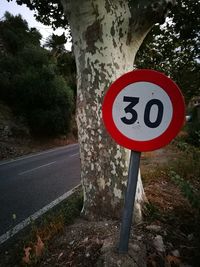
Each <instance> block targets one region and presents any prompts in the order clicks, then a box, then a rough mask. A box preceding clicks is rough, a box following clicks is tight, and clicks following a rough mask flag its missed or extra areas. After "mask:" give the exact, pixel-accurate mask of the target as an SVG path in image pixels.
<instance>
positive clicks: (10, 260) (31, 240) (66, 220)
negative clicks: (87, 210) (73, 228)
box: [0, 188, 83, 267]
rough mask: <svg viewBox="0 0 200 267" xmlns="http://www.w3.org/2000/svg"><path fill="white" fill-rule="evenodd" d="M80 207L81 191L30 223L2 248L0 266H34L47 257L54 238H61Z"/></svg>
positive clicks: (76, 215) (81, 201) (78, 190)
mask: <svg viewBox="0 0 200 267" xmlns="http://www.w3.org/2000/svg"><path fill="white" fill-rule="evenodd" d="M82 205H83V195H82V190H81V188H78V189H76V191H75V192H74V193H73V194H72V195H71V196H70V197H69V198H67V199H66V200H64V201H62V202H61V203H60V204H58V205H57V206H56V207H54V208H53V209H51V210H50V211H48V212H47V213H46V214H44V215H43V216H42V217H41V218H39V219H37V220H36V221H33V222H32V224H31V225H30V226H28V227H27V229H25V230H23V231H22V233H19V234H17V237H14V239H13V240H12V241H11V244H12V245H10V244H9V243H8V244H6V245H5V246H4V245H2V251H1V253H0V266H1V267H4V266H6V267H13V266H26V265H28V266H29V265H31V266H38V264H39V263H40V261H41V260H42V259H43V258H45V257H47V256H48V254H49V247H50V246H51V245H52V243H53V239H54V238H55V237H56V236H62V234H63V232H64V229H65V227H67V226H68V225H69V224H72V223H73V222H74V220H75V219H76V218H77V217H79V215H80V212H81V209H82Z"/></svg>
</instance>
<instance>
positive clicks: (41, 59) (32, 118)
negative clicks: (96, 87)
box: [0, 15, 74, 135]
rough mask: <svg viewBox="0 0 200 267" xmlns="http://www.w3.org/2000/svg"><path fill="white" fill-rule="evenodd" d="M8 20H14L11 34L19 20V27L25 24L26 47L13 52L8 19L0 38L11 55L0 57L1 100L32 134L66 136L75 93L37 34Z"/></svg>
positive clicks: (2, 23) (4, 22)
mask: <svg viewBox="0 0 200 267" xmlns="http://www.w3.org/2000/svg"><path fill="white" fill-rule="evenodd" d="M7 17H8V19H9V21H10V20H12V27H11V26H10V24H9V33H10V32H12V31H13V32H14V33H15V31H16V27H15V23H14V22H15V18H16V23H17V25H18V22H19V21H20V23H21V24H22V25H23V24H24V27H22V25H21V24H20V25H21V29H23V31H24V36H25V41H24V40H23V31H21V43H24V45H23V46H20V45H19V49H18V48H17V49H16V51H11V49H10V46H9V45H7V39H6V38H4V37H5V36H7V35H6V32H7V31H6V27H7V25H8V23H7V19H6V20H5V21H2V22H0V29H4V30H3V33H4V34H1V30H0V37H1V39H2V40H3V42H4V43H5V44H6V45H5V47H6V51H7V52H6V53H3V54H2V55H1V57H0V89H1V90H0V99H1V100H3V101H5V102H6V103H8V104H9V105H10V106H11V107H12V108H13V110H14V111H15V113H17V114H19V115H23V116H24V117H26V119H27V123H28V124H29V126H30V128H31V130H32V133H34V134H39V135H41V134H43V135H57V134H63V133H66V132H67V131H68V130H69V127H70V121H71V114H72V110H73V106H74V99H73V91H72V90H71V88H70V87H69V86H68V85H67V83H66V80H65V79H64V78H63V76H62V75H61V72H60V70H59V68H58V67H57V64H56V60H55V59H54V58H53V57H52V56H51V54H50V52H49V51H47V50H45V49H43V48H41V47H40V46H39V45H36V44H34V42H33V39H34V38H35V33H33V32H32V30H29V29H28V26H27V23H26V22H25V21H23V20H22V19H21V18H20V19H19V17H18V16H17V17H12V16H11V15H9V16H8V15H7ZM11 17H12V19H11ZM32 35H33V38H32ZM27 36H29V37H27ZM28 40H29V41H28ZM38 42H39V39H38ZM8 44H9V42H8ZM17 47H18V46H17ZM7 48H8V49H7Z"/></svg>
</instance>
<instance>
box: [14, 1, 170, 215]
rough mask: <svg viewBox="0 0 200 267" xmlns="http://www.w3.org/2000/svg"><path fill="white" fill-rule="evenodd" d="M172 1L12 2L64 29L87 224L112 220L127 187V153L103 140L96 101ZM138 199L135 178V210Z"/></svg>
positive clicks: (123, 69)
mask: <svg viewBox="0 0 200 267" xmlns="http://www.w3.org/2000/svg"><path fill="white" fill-rule="evenodd" d="M174 2H175V1H174V0H123V1H122V0H114V1H110V0H76V1H74V0H73V1H72V0H61V2H60V1H59V0H51V1H48V0H45V1H44V0H17V3H18V4H26V5H27V6H28V7H29V8H31V9H34V10H36V18H37V19H39V20H40V21H42V22H43V23H47V24H52V25H53V27H57V26H58V25H59V26H60V25H61V26H66V25H67V23H69V25H70V29H71V34H72V39H73V51H74V55H75V60H76V67H77V125H78V136H79V144H80V157H81V179H82V184H83V191H84V207H83V213H84V214H85V215H86V216H87V217H88V218H90V219H94V218H101V217H107V218H117V217H119V215H120V213H121V212H120V211H121V208H122V202H123V196H124V192H125V188H126V182H127V172H128V159H129V151H127V150H125V149H124V148H122V147H120V146H119V145H117V144H116V143H115V142H114V141H113V140H111V138H110V137H109V136H108V134H107V132H106V130H105V128H104V125H103V122H102V113H101V107H102V101H103V97H104V94H105V92H106V90H107V88H108V87H109V85H110V84H111V83H112V82H113V81H114V80H115V79H116V78H118V77H119V76H121V75H122V74H124V73H125V72H128V71H131V70H132V69H133V62H134V59H135V55H136V53H137V51H138V49H139V47H140V45H141V44H142V42H143V40H144V38H145V36H146V35H147V33H148V32H149V30H150V29H151V28H152V27H153V25H154V24H155V23H163V22H164V21H165V17H166V14H167V12H168V10H169V8H170V7H171V6H172V5H173V4H174ZM143 199H144V193H143V187H142V183H141V180H140V179H139V182H138V188H137V199H136V210H137V211H138V213H137V214H140V212H141V210H140V203H141V201H142V200H143Z"/></svg>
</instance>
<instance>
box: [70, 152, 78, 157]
mask: <svg viewBox="0 0 200 267" xmlns="http://www.w3.org/2000/svg"><path fill="white" fill-rule="evenodd" d="M77 155H79V152H78V153H76V154H73V155H70V157H75V156H77Z"/></svg>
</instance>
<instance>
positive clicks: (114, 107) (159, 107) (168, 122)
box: [102, 69, 185, 253]
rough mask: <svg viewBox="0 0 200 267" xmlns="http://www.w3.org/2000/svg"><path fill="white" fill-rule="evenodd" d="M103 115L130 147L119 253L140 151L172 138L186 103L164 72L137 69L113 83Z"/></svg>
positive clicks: (109, 128) (118, 138)
mask: <svg viewBox="0 0 200 267" xmlns="http://www.w3.org/2000/svg"><path fill="white" fill-rule="evenodd" d="M102 115H103V121H104V125H105V127H106V129H107V131H108V132H109V134H110V136H111V137H112V138H113V139H114V140H115V141H116V142H117V143H118V144H119V145H121V146H123V147H125V148H128V149H131V158H130V165H129V173H128V184H127V192H126V196H125V205H124V211H123V219H122V225H121V232H120V242H119V253H127V252H128V242H129V236H130V230H131V224H132V220H133V208H134V201H135V195H136V187H137V179H138V171H139V163H140V156H141V152H144V151H152V150H156V149H159V148H161V147H163V146H165V145H167V144H169V143H170V142H171V141H172V140H173V138H174V137H175V136H176V135H177V134H178V132H179V131H180V129H181V127H182V126H183V123H184V121H185V104H184V99H183V96H182V93H181V91H180V89H179V87H178V86H177V85H176V84H175V83H174V82H173V81H172V80H171V79H170V78H168V77H167V76H165V75H164V74H163V73H160V72H157V71H153V70H145V69H143V70H134V71H132V72H128V73H125V74H124V75H122V76H121V77H119V78H118V79H117V80H116V81H114V82H113V83H112V84H111V86H110V87H109V89H108V91H107V93H106V95H105V97H104V101H103V106H102ZM136 151H138V152H136Z"/></svg>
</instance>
